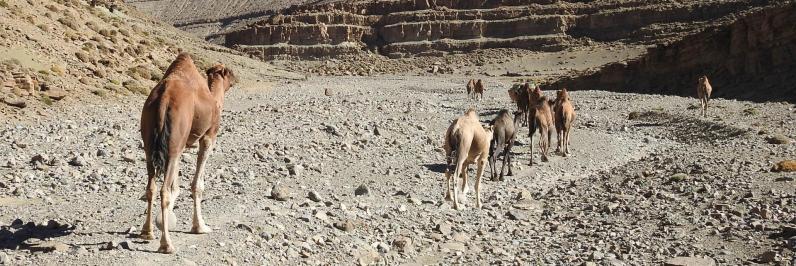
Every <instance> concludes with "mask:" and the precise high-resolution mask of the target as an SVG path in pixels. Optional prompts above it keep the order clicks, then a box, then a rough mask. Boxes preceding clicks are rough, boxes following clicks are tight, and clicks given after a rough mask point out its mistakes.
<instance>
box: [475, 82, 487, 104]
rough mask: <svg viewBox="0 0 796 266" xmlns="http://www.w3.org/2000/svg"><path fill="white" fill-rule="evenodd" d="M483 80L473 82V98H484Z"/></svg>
mask: <svg viewBox="0 0 796 266" xmlns="http://www.w3.org/2000/svg"><path fill="white" fill-rule="evenodd" d="M484 89H485V88H484V82H483V81H481V80H480V79H479V80H478V81H476V82H475V87H474V88H473V98H474V99H478V100H479V101H480V100H483V99H484Z"/></svg>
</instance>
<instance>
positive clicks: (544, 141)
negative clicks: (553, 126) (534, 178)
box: [539, 128, 550, 162]
mask: <svg viewBox="0 0 796 266" xmlns="http://www.w3.org/2000/svg"><path fill="white" fill-rule="evenodd" d="M539 132H540V134H541V136H539V151H540V152H541V153H542V162H547V161H548V158H547V150H548V148H549V145H550V132H548V130H546V129H544V128H540V129H539Z"/></svg>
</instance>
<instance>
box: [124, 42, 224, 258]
mask: <svg viewBox="0 0 796 266" xmlns="http://www.w3.org/2000/svg"><path fill="white" fill-rule="evenodd" d="M206 73H207V79H205V78H204V77H202V76H201V74H199V71H198V70H197V69H196V66H195V65H194V63H193V60H192V59H191V56H190V55H189V54H187V53H181V54H180V55H179V56H177V59H175V60H174V62H172V63H171V65H170V66H169V68H168V69H167V70H166V73H165V74H164V75H163V79H162V80H161V81H160V82H159V83H158V84H157V85H156V86H155V88H154V89H152V91H151V92H150V94H149V97H148V98H147V100H146V102H145V104H144V108H143V111H142V112H141V137H142V138H143V141H144V151H145V152H146V162H147V165H146V167H147V174H148V179H147V188H146V200H147V208H146V221H145V222H144V226H143V228H142V229H141V235H140V237H141V238H143V239H149V240H151V239H154V235H153V233H152V208H153V199H154V194H155V189H156V184H155V182H156V181H155V178H156V177H157V176H159V175H161V174H163V175H164V178H163V179H164V180H163V185H162V187H161V190H160V217H159V219H158V220H159V221H158V226H159V227H160V228H161V231H162V236H161V238H160V248H158V252H161V253H167V254H171V253H174V252H175V250H174V246H173V245H172V243H171V238H170V237H169V227H173V226H175V225H176V221H175V216H174V212H173V209H174V202H175V200H176V199H177V195H178V194H179V193H180V191H179V189H180V186H179V168H180V155H181V154H182V151H183V149H185V148H186V147H190V146H192V145H193V144H194V143H195V142H197V141H199V155H198V157H197V160H196V173H195V175H194V178H193V182H192V183H191V193H192V198H193V201H194V204H193V208H194V212H193V226H192V227H191V233H194V234H206V233H210V232H211V231H212V230H211V229H210V227H208V226H207V225H206V224H205V221H204V218H203V216H202V207H201V202H202V193H203V192H204V189H205V185H204V179H203V174H204V170H205V162H206V160H207V157H208V155H209V154H210V152H211V151H212V150H213V145H214V144H215V142H216V135H217V134H218V130H219V122H220V119H221V111H222V108H223V105H224V93H225V92H227V91H228V90H229V89H230V87H231V86H232V85H233V83H234V80H235V75H234V74H233V73H232V71H231V70H229V69H228V68H226V67H225V66H224V65H223V64H217V65H215V66H213V67H211V68H210V69H208V70H207V72H206Z"/></svg>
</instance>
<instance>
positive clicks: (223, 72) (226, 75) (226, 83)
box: [206, 64, 237, 92]
mask: <svg viewBox="0 0 796 266" xmlns="http://www.w3.org/2000/svg"><path fill="white" fill-rule="evenodd" d="M206 74H207V85H208V86H210V91H214V90H215V89H216V88H217V87H220V88H223V89H224V92H227V91H228V90H229V89H230V88H231V87H232V86H233V85H235V82H236V81H237V78H236V77H235V73H232V70H230V69H229V68H227V67H226V66H224V64H216V65H214V66H213V67H211V68H209V69H207V72H206Z"/></svg>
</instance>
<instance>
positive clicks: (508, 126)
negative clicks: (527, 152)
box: [489, 109, 522, 181]
mask: <svg viewBox="0 0 796 266" xmlns="http://www.w3.org/2000/svg"><path fill="white" fill-rule="evenodd" d="M521 119H522V113H521V112H515V113H514V119H512V118H511V115H509V110H506V109H502V110H500V112H499V113H498V116H497V117H496V118H495V120H492V126H493V127H494V128H493V129H492V132H493V133H492V142H491V144H490V148H489V167H490V170H491V171H492V181H498V180H499V181H503V180H505V179H504V178H503V171H504V170H506V164H508V167H509V172H508V175H509V176H511V175H513V174H512V173H511V148H512V147H514V140H515V139H516V136H517V129H519V127H520V125H519V124H520V123H522V122H520V121H521ZM501 155H502V156H503V166H502V167H500V176H498V175H497V164H496V160H497V157H498V156H501Z"/></svg>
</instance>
